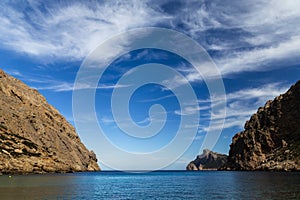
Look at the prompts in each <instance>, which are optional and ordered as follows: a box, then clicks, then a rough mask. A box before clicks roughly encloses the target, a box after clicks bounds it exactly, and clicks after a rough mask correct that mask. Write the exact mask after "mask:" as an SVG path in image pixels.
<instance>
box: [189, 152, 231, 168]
mask: <svg viewBox="0 0 300 200" xmlns="http://www.w3.org/2000/svg"><path fill="white" fill-rule="evenodd" d="M226 162H227V156H226V155H223V154H218V153H215V152H212V151H210V150H208V149H204V150H203V153H202V154H201V155H199V156H197V158H196V159H195V160H194V161H192V162H190V163H189V164H188V165H187V167H186V170H212V169H218V168H220V167H221V166H223V165H224V164H225V163H226Z"/></svg>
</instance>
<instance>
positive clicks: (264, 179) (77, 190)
mask: <svg viewBox="0 0 300 200" xmlns="http://www.w3.org/2000/svg"><path fill="white" fill-rule="evenodd" d="M0 199H1V200H2V199H300V173H297V172H289V173H278V172H222V171H200V172H189V171H176V172H174V171H163V172H151V173H125V172H92V173H75V174H52V175H19V176H12V177H9V176H6V175H3V176H0Z"/></svg>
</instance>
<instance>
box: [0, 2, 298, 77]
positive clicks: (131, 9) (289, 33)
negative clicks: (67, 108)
mask: <svg viewBox="0 0 300 200" xmlns="http://www.w3.org/2000/svg"><path fill="white" fill-rule="evenodd" d="M0 8H1V10H2V12H1V13H0V34H1V38H0V43H1V47H2V48H6V49H10V50H13V51H16V52H19V53H25V54H27V55H29V56H34V57H37V58H41V57H42V58H43V59H49V60H51V59H55V60H57V59H58V60H60V59H63V60H68V59H72V60H81V59H83V58H84V57H85V56H87V54H88V53H89V52H90V51H91V50H93V49H94V48H95V47H96V46H97V45H98V44H100V43H101V42H103V41H105V40H106V39H108V38H109V37H111V36H113V35H115V34H118V33H121V32H124V31H127V30H130V29H132V28H137V27H146V26H159V27H166V28H172V29H175V30H178V31H181V32H184V33H186V34H188V35H189V36H191V37H192V38H193V39H195V40H197V41H198V42H199V43H200V44H201V45H203V46H204V47H205V48H206V49H207V50H213V51H217V52H218V54H216V55H213V58H214V60H215V61H216V63H217V64H218V67H219V70H220V72H221V74H222V75H227V74H232V73H239V72H245V71H253V70H254V71H259V70H269V69H271V68H272V66H273V67H279V66H276V65H273V64H274V63H275V64H276V63H278V62H280V60H283V59H286V58H288V59H291V60H294V62H296V63H299V56H298V55H299V54H298V52H299V50H300V49H299V46H300V45H299V43H300V39H299V38H300V34H299V33H300V27H299V26H298V22H299V21H300V8H299V6H298V2H297V1H295V0H286V1H284V2H278V1H275V0H271V1H263V0H254V1H251V2H249V1H235V2H227V1H226V2H224V1H221V0H217V1H216V2H211V1H198V0H192V1H169V0H163V1H161V0H159V1H154V2H152V1H129V2H123V1H103V2H93V3H91V2H86V1H80V0H78V1H71V2H69V1H68V2H67V1H60V2H56V3H53V2H52V3H51V2H44V1H32V0H26V1H22V2H5V1H3V2H1V3H0ZM143 53H145V52H143ZM266 65H269V66H268V67H262V66H266ZM190 78H191V79H193V80H195V81H199V80H201V79H200V78H199V77H198V76H197V75H196V74H190Z"/></svg>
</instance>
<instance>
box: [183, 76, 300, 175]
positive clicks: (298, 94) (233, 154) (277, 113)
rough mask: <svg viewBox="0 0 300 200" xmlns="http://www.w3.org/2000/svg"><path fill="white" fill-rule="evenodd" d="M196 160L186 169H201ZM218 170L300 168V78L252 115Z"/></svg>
mask: <svg viewBox="0 0 300 200" xmlns="http://www.w3.org/2000/svg"><path fill="white" fill-rule="evenodd" d="M202 162H209V159H206V160H203V161H202ZM195 163H197V159H196V160H195V161H192V162H191V163H189V164H188V166H187V170H199V166H198V165H196V164H195ZM218 170H238V171H300V81H298V82H297V83H296V84H295V85H293V86H291V88H290V89H289V90H288V91H287V92H286V93H285V94H282V95H280V96H278V97H276V98H275V99H274V100H270V101H268V102H267V103H266V104H265V106H264V107H260V108H259V109H258V111H257V113H255V114H253V115H252V116H251V118H250V120H249V121H247V122H246V123H245V130H244V131H242V132H240V133H237V134H236V135H235V136H234V137H233V138H232V144H231V145H230V150H229V155H228V158H227V161H226V162H225V163H224V164H223V165H221V166H219V167H218Z"/></svg>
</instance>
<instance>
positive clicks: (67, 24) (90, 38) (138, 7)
mask: <svg viewBox="0 0 300 200" xmlns="http://www.w3.org/2000/svg"><path fill="white" fill-rule="evenodd" d="M43 3H44V2H43V1H36V2H31V1H29V2H28V1H27V2H23V3H19V4H15V5H14V4H13V3H11V4H8V5H7V4H6V3H3V2H2V3H0V7H1V10H2V11H3V12H1V14H0V34H1V38H0V42H1V44H3V46H4V47H6V48H9V49H12V50H14V51H17V52H21V53H26V54H29V55H32V56H39V57H43V58H50V59H51V58H56V59H60V58H64V59H75V60H78V59H82V58H84V57H85V56H87V54H88V53H89V52H90V51H91V50H93V49H94V48H95V47H96V46H97V45H98V44H100V43H101V42H103V41H105V40H106V39H108V38H109V37H111V36H113V35H115V34H118V33H120V32H123V31H126V30H128V29H130V28H134V27H142V26H149V25H153V24H154V23H155V22H156V21H157V20H158V19H157V18H156V17H155V16H157V14H156V13H155V12H154V11H153V10H152V9H151V8H149V7H147V6H146V4H145V2H143V1H130V2H123V1H114V2H112V1H105V2H103V3H95V4H93V5H89V4H88V3H87V2H85V3H84V1H83V2H75V1H72V2H68V3H63V2H60V3H57V4H50V3H49V4H43ZM42 4H43V8H44V9H45V10H43V11H42V10H41V7H42ZM26 7H27V8H29V9H27V10H25V9H26Z"/></svg>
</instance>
